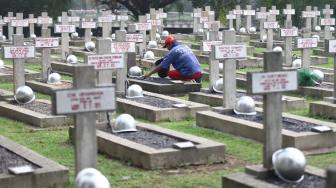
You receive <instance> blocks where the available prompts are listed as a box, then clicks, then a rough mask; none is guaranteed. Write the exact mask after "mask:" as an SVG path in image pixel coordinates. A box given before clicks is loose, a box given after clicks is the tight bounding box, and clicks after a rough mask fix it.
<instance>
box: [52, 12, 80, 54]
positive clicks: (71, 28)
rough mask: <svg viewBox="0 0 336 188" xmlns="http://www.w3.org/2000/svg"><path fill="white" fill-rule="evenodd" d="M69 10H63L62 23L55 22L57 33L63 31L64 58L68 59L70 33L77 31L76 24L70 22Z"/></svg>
mask: <svg viewBox="0 0 336 188" xmlns="http://www.w3.org/2000/svg"><path fill="white" fill-rule="evenodd" d="M68 21H69V19H68V15H67V12H62V23H61V24H60V25H58V24H55V33H61V35H62V36H61V44H62V46H61V49H62V60H66V58H67V55H68V54H69V33H73V32H75V31H76V26H75V25H72V24H69V22H68Z"/></svg>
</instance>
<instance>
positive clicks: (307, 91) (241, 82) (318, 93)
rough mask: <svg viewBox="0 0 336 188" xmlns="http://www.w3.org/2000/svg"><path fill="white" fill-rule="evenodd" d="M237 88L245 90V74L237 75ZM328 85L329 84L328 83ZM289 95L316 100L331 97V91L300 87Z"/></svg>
mask: <svg viewBox="0 0 336 188" xmlns="http://www.w3.org/2000/svg"><path fill="white" fill-rule="evenodd" d="M236 80H237V86H238V87H241V88H246V84H247V81H246V74H242V73H237V79H236ZM328 84H329V83H328ZM289 93H298V94H301V95H304V96H312V97H317V98H323V97H329V96H332V93H333V89H328V88H319V87H302V86H300V87H299V88H298V90H297V91H294V92H289Z"/></svg>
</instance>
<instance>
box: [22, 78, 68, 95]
mask: <svg viewBox="0 0 336 188" xmlns="http://www.w3.org/2000/svg"><path fill="white" fill-rule="evenodd" d="M26 85H27V86H29V87H30V88H32V89H33V90H34V91H36V92H39V93H43V94H46V95H51V94H52V93H53V92H54V90H57V89H66V88H71V87H72V82H71V81H66V80H61V81H60V82H59V83H52V84H49V83H45V82H42V81H26Z"/></svg>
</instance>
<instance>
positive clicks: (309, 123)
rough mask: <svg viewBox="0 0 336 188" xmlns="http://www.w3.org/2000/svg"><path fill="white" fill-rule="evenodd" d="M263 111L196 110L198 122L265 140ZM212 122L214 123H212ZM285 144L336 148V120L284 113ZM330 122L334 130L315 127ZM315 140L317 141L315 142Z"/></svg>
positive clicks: (312, 148) (311, 148) (310, 149)
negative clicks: (321, 130) (241, 112)
mask: <svg viewBox="0 0 336 188" xmlns="http://www.w3.org/2000/svg"><path fill="white" fill-rule="evenodd" d="M262 119H263V117H262V114H261V112H260V111H259V113H258V114H257V115H256V116H244V115H236V114H235V113H234V112H233V111H232V110H231V109H230V110H223V111H219V112H212V111H203V112H197V113H196V122H197V126H200V127H205V128H210V129H215V130H218V131H221V132H225V133H229V134H233V135H236V136H242V137H245V138H249V139H253V140H256V141H259V142H262V141H263V139H264V137H263V135H262V130H263V125H262ZM209 122H212V123H209ZM282 123H283V127H282V139H283V143H282V146H283V147H296V148H298V149H301V150H305V151H307V153H315V152H319V150H320V152H326V151H330V150H333V149H335V148H334V147H335V144H336V139H335V138H336V126H335V124H333V123H328V122H324V121H319V120H315V119H312V118H306V117H301V116H296V115H290V114H286V113H283V120H282ZM318 126H327V127H330V128H331V130H332V131H331V132H325V133H318V132H314V131H313V130H312V128H313V127H318ZM311 140H314V142H311Z"/></svg>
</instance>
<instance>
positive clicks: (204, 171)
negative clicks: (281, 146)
mask: <svg viewBox="0 0 336 188" xmlns="http://www.w3.org/2000/svg"><path fill="white" fill-rule="evenodd" d="M204 67H205V66H204ZM27 68H28V69H34V70H39V69H40V67H39V66H38V65H31V64H30V65H29V66H27ZM240 71H243V72H244V71H245V70H244V69H242V70H240ZM249 71H250V70H249ZM62 78H63V79H65V80H71V79H72V78H71V77H70V76H65V75H62ZM12 87H13V85H12V84H11V83H1V84H0V89H5V90H8V91H12V89H13V88H12ZM202 87H203V88H207V87H208V81H204V82H203V83H202ZM291 96H297V97H302V95H297V94H291ZM36 97H37V99H46V100H50V96H48V95H44V94H40V93H36ZM179 98H181V99H184V100H188V97H187V95H186V96H181V97H179ZM305 100H306V108H304V109H302V110H299V111H290V112H289V113H291V114H296V115H300V116H306V117H313V118H316V119H322V120H324V121H333V122H335V120H332V119H326V118H323V117H319V116H312V115H310V114H309V109H308V108H309V103H310V102H312V101H315V100H316V99H314V98H311V97H305ZM115 115H117V114H115ZM138 120H139V121H143V120H140V119H138ZM0 124H1V125H2V126H0V134H1V135H2V136H5V137H7V138H9V139H11V140H13V141H15V142H17V143H19V144H22V145H23V146H26V147H28V148H30V149H32V150H33V151H35V152H37V153H39V154H42V155H43V156H45V157H48V158H49V159H51V160H54V161H56V162H58V163H60V164H61V165H64V166H66V167H67V168H69V170H70V173H69V174H70V179H69V183H68V184H66V185H62V186H61V187H69V188H70V187H73V186H74V178H75V166H74V149H73V145H72V144H71V143H70V140H69V136H68V128H51V129H44V130H43V129H32V127H30V126H29V125H26V124H24V123H19V122H16V121H13V120H9V119H6V118H0ZM195 124H196V122H195V119H188V120H184V121H174V122H170V121H164V122H159V123H156V125H158V126H160V127H164V128H168V129H172V130H176V131H179V132H183V133H188V134H192V135H195V136H200V137H204V138H207V139H210V140H214V141H217V142H220V143H223V144H225V145H226V157H225V160H226V161H225V163H223V164H213V165H199V166H189V167H180V168H174V169H163V170H154V171H148V170H143V169H140V168H138V167H135V166H133V165H132V163H130V162H125V161H120V160H116V159H111V158H109V157H108V156H107V155H105V154H99V157H98V169H99V170H101V171H102V172H103V173H104V174H105V175H106V176H107V177H108V179H109V180H110V182H111V184H112V186H113V187H221V177H222V176H223V175H228V174H232V173H236V172H243V171H244V167H245V166H246V165H248V164H260V163H261V161H262V145H261V144H260V143H258V142H255V141H252V140H249V139H244V138H241V137H235V136H232V135H229V134H225V133H221V132H218V131H214V130H210V129H205V128H200V127H196V126H195ZM307 160H308V165H312V166H315V167H319V168H322V169H324V168H327V167H328V166H329V165H330V164H335V163H336V152H332V153H328V154H319V155H311V156H307Z"/></svg>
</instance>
